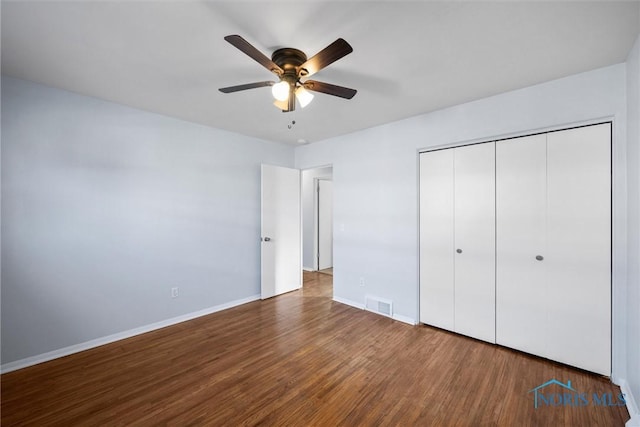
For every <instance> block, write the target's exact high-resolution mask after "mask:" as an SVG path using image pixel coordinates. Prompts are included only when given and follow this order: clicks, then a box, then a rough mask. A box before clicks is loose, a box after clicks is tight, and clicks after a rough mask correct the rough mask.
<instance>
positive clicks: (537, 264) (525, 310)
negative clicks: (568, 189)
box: [496, 135, 562, 356]
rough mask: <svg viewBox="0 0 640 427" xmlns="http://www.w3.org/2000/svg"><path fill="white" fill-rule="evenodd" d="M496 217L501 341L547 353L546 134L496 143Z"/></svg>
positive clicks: (531, 350)
mask: <svg viewBox="0 0 640 427" xmlns="http://www.w3.org/2000/svg"><path fill="white" fill-rule="evenodd" d="M496 218H497V221H496V222H497V226H496V267H497V268H496V341H497V343H498V344H502V345H505V346H507V347H511V348H515V349H518V350H522V351H525V352H528V353H533V354H537V355H540V356H545V354H546V342H547V339H546V334H547V320H546V311H547V309H546V307H547V304H548V301H549V298H552V297H551V296H550V294H549V290H548V289H547V286H546V279H545V266H546V264H545V262H546V261H545V260H544V256H545V255H546V237H545V236H546V135H535V136H529V137H522V138H514V139H510V140H505V141H499V142H496ZM558 327H562V326H561V325H558Z"/></svg>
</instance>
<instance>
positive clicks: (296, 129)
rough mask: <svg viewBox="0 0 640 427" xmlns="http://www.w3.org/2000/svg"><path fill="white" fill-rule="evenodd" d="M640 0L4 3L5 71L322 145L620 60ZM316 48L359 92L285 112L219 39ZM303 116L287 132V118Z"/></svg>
mask: <svg viewBox="0 0 640 427" xmlns="http://www.w3.org/2000/svg"><path fill="white" fill-rule="evenodd" d="M639 9H640V2H638V1H632V2H629V1H627V2H615V1H588V2H577V1H565V2H540V1H533V2H515V1H502V2H479V1H474V2H424V1H423V2H421V1H410V2H403V1H387V2H369V1H351V2H347V1H341V2H336V1H333V2H329V1H297V2H282V1H280V2H270V1H254V2H249V1H233V2H231V1H229V2H221V1H215V2H199V1H188V2H181V1H141V2H125V1H108V2H97V1H87V2H78V1H71V2H55V1H45V2H32V1H27V2H25V1H23V2H6V1H3V2H2V9H1V14H2V72H3V74H6V75H9V76H14V77H18V78H22V79H26V80H31V81H35V82H39V83H44V84H47V85H50V86H54V87H58V88H63V89H68V90H71V91H74V92H78V93H82V94H86V95H91V96H96V97H99V98H103V99H107V100H110V101H115V102H118V103H121V104H125V105H130V106H133V107H137V108H140V109H143V110H148V111H152V112H156V113H160V114H165V115H168V116H173V117H178V118H181V119H185V120H188V121H192V122H196V123H201V124H205V125H208V126H213V127H216V128H220V129H226V130H230V131H233V132H238V133H241V134H245V135H250V136H255V137H258V138H263V139H267V140H272V141H283V142H288V143H294V144H295V143H296V142H297V141H298V140H300V139H305V140H307V141H309V142H316V141H319V140H322V139H326V138H330V137H333V136H338V135H342V134H345V133H349V132H353V131H356V130H360V129H364V128H368V127H371V126H376V125H379V124H382V123H388V122H391V121H395V120H398V119H402V118H406V117H410V116H415V115H418V114H421V113H426V112H430V111H434V110H437V109H441V108H444V107H447V106H451V105H456V104H460V103H463V102H467V101H471V100H474V99H479V98H483V97H487V96H491V95H494V94H498V93H501V92H505V91H509V90H513V89H517V88H522V87H526V86H530V85H533V84H536V83H540V82H544V81H548V80H552V79H556V78H560V77H564V76H567V75H571V74H575V73H579V72H582V71H587V70H591V69H595V68H599V67H603V66H607V65H611V64H616V63H620V62H624V61H625V58H626V56H627V54H628V52H629V50H630V49H631V47H632V45H633V42H634V40H635V38H636V37H637V35H638V32H639V28H640V25H639V20H640V11H639ZM228 34H239V35H241V36H243V37H244V38H245V39H247V40H248V41H249V42H250V43H252V44H253V45H254V46H255V47H256V48H258V49H259V50H260V51H262V52H263V53H264V54H265V55H267V56H271V52H272V51H273V50H275V49H277V48H280V47H295V48H298V49H301V50H303V51H304V52H306V53H307V55H308V56H311V55H313V54H315V53H317V52H318V51H319V50H321V49H322V48H324V47H325V46H327V45H328V44H329V43H331V42H332V41H334V40H335V39H337V38H338V37H342V38H344V39H346V40H347V41H348V42H349V43H350V44H351V45H352V46H353V49H354V52H353V53H351V54H350V55H348V56H346V57H345V58H343V59H341V60H339V61H338V62H335V63H334V64H332V65H331V66H329V67H328V68H326V69H324V70H322V71H320V72H319V73H317V74H315V75H314V76H313V79H315V80H320V81H325V82H328V83H333V84H337V85H340V86H347V87H352V88H355V89H357V90H358V94H357V95H356V96H355V98H353V99H352V100H350V101H348V100H344V99H341V98H336V97H332V96H328V95H324V94H316V97H315V99H314V100H313V102H312V103H311V104H310V105H309V106H308V107H307V108H305V109H304V110H302V109H298V110H296V111H295V112H293V113H282V112H280V111H279V110H278V109H276V108H275V107H274V106H273V105H272V102H273V98H272V96H271V93H270V89H269V88H268V87H266V88H260V89H253V90H249V91H245V92H238V93H233V94H223V93H220V92H219V91H218V88H219V87H224V86H232V85H236V84H242V83H250V82H256V81H263V80H272V79H273V77H274V76H273V75H272V74H271V73H269V72H268V71H267V70H265V69H264V68H262V67H261V66H260V65H259V64H258V63H256V62H254V61H253V60H251V59H250V58H249V57H248V56H246V55H245V54H243V53H242V52H240V51H239V50H237V49H236V48H234V47H233V46H231V45H230V44H229V43H227V42H226V41H224V39H223V37H224V36H226V35H228ZM292 120H295V122H296V124H295V126H293V127H292V129H288V126H287V125H288V124H289V123H290V122H291V121H292Z"/></svg>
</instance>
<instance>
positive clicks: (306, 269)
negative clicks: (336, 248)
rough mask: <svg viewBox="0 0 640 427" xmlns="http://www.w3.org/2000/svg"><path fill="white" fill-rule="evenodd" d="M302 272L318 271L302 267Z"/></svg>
mask: <svg viewBox="0 0 640 427" xmlns="http://www.w3.org/2000/svg"><path fill="white" fill-rule="evenodd" d="M302 270H303V271H316V270H315V269H313V268H309V267H302Z"/></svg>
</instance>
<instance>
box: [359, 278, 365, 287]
mask: <svg viewBox="0 0 640 427" xmlns="http://www.w3.org/2000/svg"><path fill="white" fill-rule="evenodd" d="M360 286H364V277H361V278H360Z"/></svg>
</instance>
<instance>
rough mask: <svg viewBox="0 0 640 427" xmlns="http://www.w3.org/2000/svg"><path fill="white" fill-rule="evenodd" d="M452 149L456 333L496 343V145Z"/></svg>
mask: <svg viewBox="0 0 640 427" xmlns="http://www.w3.org/2000/svg"><path fill="white" fill-rule="evenodd" d="M452 151H453V152H454V157H455V160H454V186H455V197H454V200H455V203H454V204H455V207H454V211H455V215H454V218H455V220H454V222H455V224H454V226H455V237H454V239H455V251H456V254H455V255H454V257H455V274H454V276H455V277H454V290H455V291H454V300H455V304H454V305H455V316H454V318H455V331H456V332H459V333H461V334H464V335H468V336H471V337H474V338H478V339H481V340H484V341H489V342H493V343H495V332H496V328H495V318H496V315H495V313H496V312H495V296H496V292H495V291H496V280H495V241H496V234H495V219H496V218H495V143H493V142H489V143H486V144H476V145H469V146H466V147H458V148H455V149H453V150H452Z"/></svg>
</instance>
